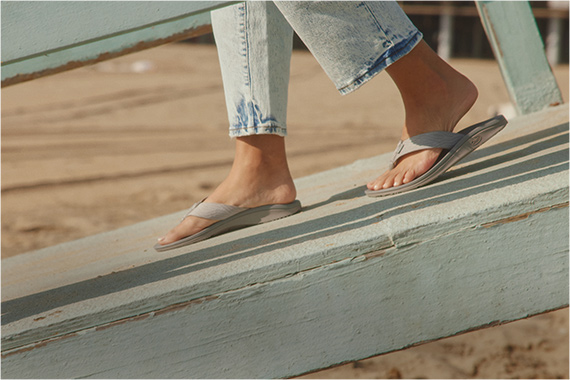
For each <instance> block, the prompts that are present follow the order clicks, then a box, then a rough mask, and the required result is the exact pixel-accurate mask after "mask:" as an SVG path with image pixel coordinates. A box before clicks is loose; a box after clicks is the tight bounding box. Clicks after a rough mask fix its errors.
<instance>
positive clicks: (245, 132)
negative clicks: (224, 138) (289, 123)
mask: <svg viewBox="0 0 570 380" xmlns="http://www.w3.org/2000/svg"><path fill="white" fill-rule="evenodd" d="M256 135H277V136H281V137H285V136H287V128H284V127H278V126H273V125H267V126H260V125H256V126H251V127H230V137H231V138H235V137H244V136H256Z"/></svg>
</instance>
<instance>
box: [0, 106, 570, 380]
mask: <svg viewBox="0 0 570 380" xmlns="http://www.w3.org/2000/svg"><path fill="white" fill-rule="evenodd" d="M389 156H390V155H384V156H379V157H376V158H373V159H369V160H363V161H359V162H356V163H355V164H353V165H349V166H347V167H343V168H339V169H335V170H333V171H329V172H325V173H321V174H317V175H313V176H310V177H307V178H304V179H301V180H299V181H297V187H298V190H299V198H300V199H301V200H302V201H303V203H304V205H305V208H304V210H303V212H302V213H300V214H298V215H295V216H293V217H290V218H286V219H283V220H281V221H277V222H274V223H269V224H267V225H261V226H256V227H252V228H248V229H246V230H242V231H236V232H233V233H230V234H227V235H223V236H221V237H217V238H215V239H211V240H208V241H205V242H201V243H198V244H196V245H194V246H191V247H186V248H181V249H178V250H175V251H171V252H165V253H162V254H156V253H155V252H153V251H152V248H150V247H152V245H153V244H154V240H155V237H156V236H157V235H158V233H159V232H160V231H162V229H163V228H164V226H165V225H170V224H172V223H174V222H175V221H176V220H177V219H178V217H179V216H180V215H179V214H175V215H172V216H168V217H164V218H160V219H157V220H153V221H148V222H145V223H140V224H137V225H135V226H131V227H127V228H124V229H120V230H117V231H112V232H109V233H105V234H101V235H97V236H93V237H89V238H86V239H82V240H79V241H76V242H71V243H67V244H63V245H60V246H56V247H52V248H48V249H44V250H40V251H36V252H32V253H29V254H24V255H20V256H16V257H14V258H9V259H5V260H3V263H2V264H3V265H2V271H3V276H2V297H3V302H2V312H3V316H2V323H3V326H2V355H3V357H2V375H3V376H5V377H24V378H27V377H65V378H69V377H99V378H106V377H115V378H117V377H161V378H164V377H184V378H188V377H190V378H196V377H201V378H212V377H214V378H215V377H225V378H227V377H232V378H237V377H252V378H254V377H286V376H293V375H297V374H300V373H304V372H307V371H312V370H316V369H318V368H324V367H328V366H331V365H335V364H338V363H340V362H344V361H349V360H357V359H362V358H365V357H368V356H371V355H376V354H379V353H383V352H389V351H392V350H396V349H401V348H403V347H407V346H410V345H414V344H419V343H422V342H425V341H430V340H433V339H438V338H441V337H445V336H450V335H454V334H457V333H459V332H462V331H468V330H471V329H474V328H479V327H482V326H488V325H494V324H498V323H503V322H506V321H511V320H515V319H519V318H524V317H526V316H529V315H534V314H537V313H541V312H545V311H548V310H552V309H557V308H560V307H564V306H567V304H568V106H561V107H556V108H551V109H549V110H546V111H543V112H539V113H534V114H532V115H528V116H525V117H519V118H517V119H515V120H512V121H511V123H510V124H509V125H508V126H507V128H506V129H505V130H504V131H503V132H502V133H501V134H499V135H498V136H497V137H496V138H495V139H493V140H492V143H491V144H489V145H488V146H484V147H482V148H480V149H479V150H478V151H477V152H475V153H473V154H472V155H471V156H470V158H468V159H467V160H466V162H464V163H463V164H461V165H459V166H457V167H456V168H454V169H453V170H452V171H451V172H449V173H448V174H446V176H445V177H444V178H443V179H442V180H441V181H439V182H438V183H436V184H432V185H430V186H428V187H425V188H422V189H418V190H416V191H413V192H409V193H407V194H402V195H397V196H392V197H386V198H379V199H371V198H367V197H365V196H363V195H362V191H363V189H362V188H361V187H358V188H355V187H354V184H355V183H364V181H365V180H366V179H367V178H370V176H371V175H372V174H373V173H376V172H377V170H378V167H379V166H382V165H385V164H387V162H388V160H389ZM259 363H264V365H259Z"/></svg>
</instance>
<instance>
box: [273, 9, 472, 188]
mask: <svg viewBox="0 0 570 380" xmlns="http://www.w3.org/2000/svg"><path fill="white" fill-rule="evenodd" d="M277 6H278V7H279V9H280V10H281V12H282V13H283V15H284V16H285V17H286V18H287V20H288V21H289V23H290V24H291V25H292V26H293V28H294V29H295V31H296V32H297V33H298V34H299V36H300V37H301V39H303V41H304V42H305V44H306V45H307V46H308V47H309V49H310V50H311V52H312V53H313V54H314V55H315V57H316V59H317V60H318V61H319V63H320V64H321V66H322V67H323V69H324V70H325V72H326V73H327V74H328V75H329V77H330V79H331V80H332V81H333V82H334V83H335V85H336V87H337V89H338V90H339V91H340V92H341V94H347V93H349V92H351V91H354V90H356V89H357V88H359V87H360V86H361V85H362V84H364V83H366V82H367V81H368V80H370V79H371V78H373V77H374V76H375V75H376V74H378V73H379V72H380V71H382V70H383V69H386V71H387V72H388V74H389V75H390V76H391V78H392V79H393V80H394V82H395V83H396V85H397V87H398V89H399V90H400V93H401V95H402V99H403V101H404V106H405V109H406V118H405V121H404V128H403V131H402V139H403V140H404V139H406V138H409V137H413V136H416V135H419V134H423V133H426V132H430V131H452V130H453V128H454V127H455V125H456V124H457V122H458V121H459V120H460V119H461V118H462V117H463V116H464V115H465V113H467V111H468V110H469V109H470V108H471V106H472V105H473V103H474V102H475V100H476V98H477V89H476V87H475V86H474V84H473V83H472V82H471V81H469V79H467V78H466V77H464V76H463V75H461V74H460V73H459V72H457V71H456V70H454V69H453V68H452V67H451V66H450V65H448V64H447V63H446V62H445V61H443V60H442V59H441V58H440V57H439V56H437V54H435V52H433V50H431V49H430V48H429V47H428V45H427V44H426V43H425V42H423V41H421V38H422V35H421V33H420V32H419V31H418V30H417V29H416V27H415V26H414V25H413V24H412V23H411V22H410V20H409V19H408V18H407V16H406V15H405V14H404V12H403V11H402V10H401V8H400V7H399V6H398V4H397V3H396V2H392V1H381V2H333V3H331V2H278V3H277ZM441 151H442V149H439V148H434V149H426V150H423V151H419V152H414V153H410V154H409V155H406V156H404V157H402V158H401V159H399V160H398V162H396V165H395V166H394V167H393V168H391V169H390V170H388V171H387V172H386V173H384V174H383V175H381V176H380V177H378V178H377V179H375V180H373V181H371V182H370V183H368V185H367V187H368V189H369V190H378V189H386V188H391V187H395V186H400V185H402V184H405V183H409V182H411V181H412V180H414V179H415V178H417V177H419V176H421V175H422V174H424V173H425V172H426V171H427V170H429V169H430V168H431V167H432V166H433V165H434V163H435V162H436V161H437V159H438V158H439V155H440V153H441Z"/></svg>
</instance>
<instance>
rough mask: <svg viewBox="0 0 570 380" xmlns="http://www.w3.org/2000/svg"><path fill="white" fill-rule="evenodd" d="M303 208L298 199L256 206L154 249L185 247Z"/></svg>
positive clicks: (285, 215)
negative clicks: (286, 202) (285, 202)
mask: <svg viewBox="0 0 570 380" xmlns="http://www.w3.org/2000/svg"><path fill="white" fill-rule="evenodd" d="M300 210H301V202H299V201H298V200H296V201H294V202H291V203H288V204H284V205H281V204H275V205H266V206H260V207H254V208H251V209H248V210H245V211H242V212H240V213H238V214H236V215H234V216H231V217H229V218H227V219H224V220H220V221H218V222H216V223H214V224H212V225H211V226H209V227H206V228H205V229H203V230H202V231H200V232H197V233H195V234H194V235H190V236H187V237H185V238H183V239H180V240H178V241H175V242H174V243H170V244H166V245H161V244H158V243H157V244H156V245H155V246H154V249H155V250H157V251H158V252H163V251H168V250H171V249H174V248H180V247H184V246H186V245H190V244H194V243H197V242H199V241H202V240H206V239H209V238H211V237H213V236H217V235H221V234H224V233H226V232H230V231H234V230H237V229H240V228H245V227H250V226H254V225H256V224H262V223H267V222H271V221H274V220H278V219H281V218H285V217H287V216H290V215H293V214H295V213H297V212H299V211H300Z"/></svg>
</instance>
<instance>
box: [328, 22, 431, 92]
mask: <svg viewBox="0 0 570 380" xmlns="http://www.w3.org/2000/svg"><path fill="white" fill-rule="evenodd" d="M422 37H423V35H422V33H421V32H420V31H418V30H416V32H415V33H414V34H413V35H412V36H411V37H410V38H408V40H407V41H406V42H405V44H404V45H402V46H401V47H399V48H398V49H397V50H395V51H392V52H390V54H389V55H387V56H386V57H384V58H383V59H381V60H379V61H376V62H375V63H374V64H373V65H372V66H370V67H369V68H368V69H367V70H366V72H365V73H364V74H362V75H360V76H358V77H357V78H355V79H353V80H352V81H351V82H350V83H349V84H347V85H345V86H342V87H339V88H337V90H338V91H339V92H340V93H341V94H343V95H345V94H348V93H350V92H352V91H354V90H356V89H357V88H358V87H360V86H361V85H362V84H364V83H366V82H367V81H368V80H369V79H371V78H372V77H373V76H374V75H376V74H378V73H379V72H380V71H382V70H383V69H385V68H386V67H388V66H389V65H390V64H391V63H390V64H386V61H388V60H389V59H391V58H394V56H397V57H396V59H395V60H394V62H396V61H397V60H398V59H400V58H402V57H400V56H398V55H399V53H400V52H401V51H403V50H405V49H407V48H408V46H409V45H410V44H413V43H416V44H417V43H418V42H419V41H420V40H421V38H422ZM398 45H400V44H396V45H393V47H398ZM379 58H381V57H379ZM394 62H392V63H394ZM368 77H369V78H368Z"/></svg>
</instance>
